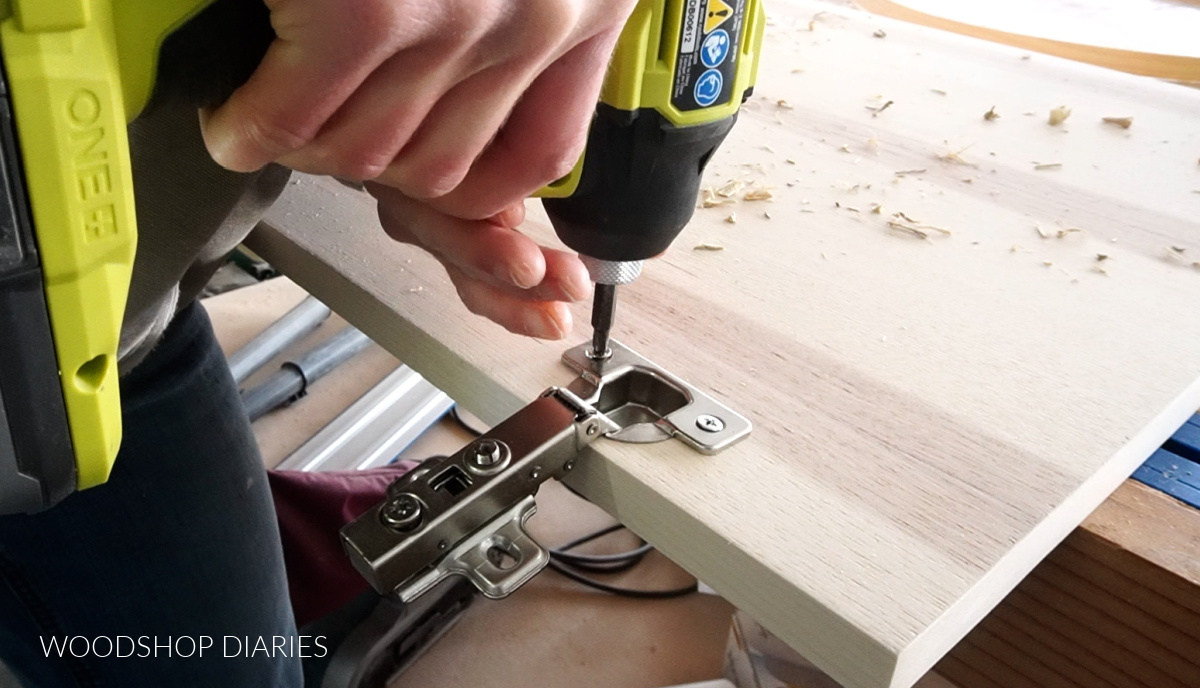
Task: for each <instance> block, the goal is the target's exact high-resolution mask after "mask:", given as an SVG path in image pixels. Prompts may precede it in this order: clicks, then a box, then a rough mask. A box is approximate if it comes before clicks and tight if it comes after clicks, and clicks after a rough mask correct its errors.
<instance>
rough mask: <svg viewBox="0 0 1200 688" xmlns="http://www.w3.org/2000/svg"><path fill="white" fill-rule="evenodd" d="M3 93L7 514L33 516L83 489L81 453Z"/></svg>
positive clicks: (0, 244) (1, 257)
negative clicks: (79, 484)
mask: <svg viewBox="0 0 1200 688" xmlns="http://www.w3.org/2000/svg"><path fill="white" fill-rule="evenodd" d="M0 90H2V91H3V97H0V512H2V513H20V512H25V513H28V512H34V511H39V510H41V509H43V508H45V507H47V506H49V505H51V504H54V503H56V502H58V501H59V500H60V499H62V498H63V497H65V496H66V495H67V494H69V493H70V492H71V491H73V490H74V489H75V482H76V477H75V452H74V450H73V449H72V446H71V438H70V434H69V432H68V425H67V413H66V408H65V407H64V405H63V397H62V391H61V389H60V387H59V379H58V360H57V358H56V357H55V353H54V339H53V336H52V335H51V332H50V317H49V313H48V311H47V310H46V298H45V292H44V291H43V288H42V269H41V261H40V260H39V257H38V251H37V244H36V242H35V239H34V234H33V225H32V222H31V221H30V215H29V207H28V200H27V196H26V192H25V181H24V172H23V170H22V166H21V158H20V153H19V151H18V150H17V141H16V132H15V129H14V126H13V118H12V109H11V107H10V103H9V99H8V89H7V87H6V84H5V80H4V78H3V75H0Z"/></svg>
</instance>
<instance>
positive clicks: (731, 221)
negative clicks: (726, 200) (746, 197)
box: [725, 213, 737, 225]
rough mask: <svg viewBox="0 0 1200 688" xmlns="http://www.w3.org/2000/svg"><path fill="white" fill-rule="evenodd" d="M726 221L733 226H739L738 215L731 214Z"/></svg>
mask: <svg viewBox="0 0 1200 688" xmlns="http://www.w3.org/2000/svg"><path fill="white" fill-rule="evenodd" d="M725 221H726V222H728V223H729V224H731V225H736V224H737V213H729V215H728V216H726V218H725Z"/></svg>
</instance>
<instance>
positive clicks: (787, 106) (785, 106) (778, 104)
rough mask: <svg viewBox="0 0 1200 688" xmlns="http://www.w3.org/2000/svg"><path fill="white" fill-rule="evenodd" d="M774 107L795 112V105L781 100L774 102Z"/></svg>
mask: <svg viewBox="0 0 1200 688" xmlns="http://www.w3.org/2000/svg"><path fill="white" fill-rule="evenodd" d="M775 107H777V108H779V109H780V110H795V109H796V106H795V105H792V104H791V103H789V102H788V101H786V100H784V99H783V98H780V99H779V100H777V101H775Z"/></svg>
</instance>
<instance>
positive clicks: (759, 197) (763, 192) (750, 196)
mask: <svg viewBox="0 0 1200 688" xmlns="http://www.w3.org/2000/svg"><path fill="white" fill-rule="evenodd" d="M772 198H775V194H773V193H771V190H770V189H767V188H762V189H750V190H749V191H747V192H746V193H744V194H742V200H743V201H769V200H771V199H772Z"/></svg>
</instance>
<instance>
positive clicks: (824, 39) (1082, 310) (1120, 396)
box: [253, 1, 1200, 688]
mask: <svg viewBox="0 0 1200 688" xmlns="http://www.w3.org/2000/svg"><path fill="white" fill-rule="evenodd" d="M771 12H772V14H773V16H772V21H771V26H770V27H769V30H768V37H767V38H768V50H767V54H766V56H765V64H764V68H763V73H762V75H761V78H760V82H759V86H758V88H757V89H756V95H755V97H754V98H753V100H752V101H751V102H750V103H749V104H748V105H747V106H746V108H744V114H743V116H742V119H741V121H740V122H739V124H738V126H737V127H736V128H735V130H734V133H733V134H732V136H731V138H730V140H729V142H728V143H727V144H726V146H725V148H724V149H723V150H722V151H721V152H720V153H719V154H718V155H717V156H716V158H715V159H714V161H713V163H712V166H711V167H710V170H709V174H708V180H709V183H710V184H711V185H712V186H714V187H720V186H722V185H724V184H726V183H728V182H730V181H732V180H737V181H739V182H741V183H742V184H744V185H745V186H744V189H748V188H751V186H754V187H756V188H768V187H769V188H770V189H771V190H772V193H773V195H774V198H773V199H771V200H769V201H758V202H752V201H745V200H740V197H741V194H737V195H735V198H738V199H739V200H738V201H737V202H736V204H735V205H730V206H721V207H715V208H707V209H700V210H698V211H697V214H696V218H695V219H694V220H693V222H692V223H691V225H690V226H689V227H688V228H687V229H686V230H685V231H684V233H683V234H682V236H681V237H680V238H679V240H678V241H677V242H676V245H675V247H674V249H673V250H672V251H671V252H669V253H668V254H667V255H666V256H665V257H664V258H662V259H661V260H658V261H655V262H653V263H652V264H651V265H649V266H648V268H647V270H646V273H645V275H644V276H643V277H642V278H641V279H640V280H639V281H638V282H637V283H635V284H634V285H632V286H630V287H628V288H626V289H625V290H624V291H623V293H622V296H621V299H622V300H621V304H620V315H619V319H618V324H617V328H616V331H615V336H616V338H618V339H619V340H621V341H623V342H624V343H625V344H627V345H629V346H631V347H632V348H634V349H635V350H637V351H638V352H639V353H642V354H643V355H645V356H647V357H649V358H650V359H652V360H655V361H657V362H659V363H661V364H663V365H665V366H666V367H668V368H669V369H671V370H672V371H673V372H675V373H676V374H677V375H679V376H681V377H683V378H684V379H687V380H689V381H690V382H693V383H694V384H697V385H699V386H701V387H702V388H704V389H705V390H707V391H709V392H711V393H712V394H714V395H716V396H717V397H719V398H721V399H722V400H724V401H725V402H727V403H729V404H730V405H732V406H733V407H735V408H737V409H738V410H740V411H742V412H743V413H745V414H746V415H748V416H750V417H751V419H752V420H753V421H754V423H755V424H756V427H755V431H754V433H753V435H752V436H751V437H750V438H749V439H748V440H747V441H745V442H743V443H742V444H740V445H737V446H735V447H734V448H732V449H730V450H729V451H727V452H725V453H723V454H721V455H718V456H715V457H703V456H700V455H698V454H696V453H694V452H692V451H691V450H689V449H687V448H686V447H684V446H683V445H682V444H679V443H666V444H658V445H653V446H632V445H620V444H616V443H613V442H607V441H606V442H601V443H598V444H596V445H595V447H594V451H592V456H591V460H588V461H584V462H581V464H580V468H578V469H576V473H575V474H573V485H574V486H575V487H577V488H578V489H579V490H581V491H582V492H583V493H584V494H585V495H586V496H587V497H588V498H590V499H592V500H593V501H595V502H596V503H597V504H599V505H600V506H602V507H604V508H605V509H606V510H608V511H609V512H610V513H612V514H613V515H615V516H616V517H618V518H620V519H621V520H622V521H624V522H626V523H627V524H629V525H630V526H631V527H632V528H633V529H634V530H636V531H637V532H639V533H640V534H641V535H642V536H644V537H645V538H646V539H648V540H650V541H651V542H653V543H654V544H655V545H657V546H658V547H660V548H661V549H663V551H664V552H665V553H666V554H667V555H668V556H670V557H671V558H672V559H674V560H675V561H677V562H679V563H680V564H682V565H683V566H684V567H685V568H687V569H689V570H690V571H692V572H693V573H695V574H697V575H698V576H700V577H701V578H703V579H704V580H705V581H706V582H708V583H709V584H710V585H712V586H713V587H714V588H715V589H716V590H717V591H718V592H720V593H721V594H722V595H724V596H726V597H727V598H728V599H729V600H730V601H732V602H733V603H734V604H736V605H737V606H739V607H741V608H743V609H745V610H747V611H748V612H750V613H751V614H752V615H753V616H754V617H756V618H757V619H758V620H760V621H761V622H762V623H763V624H764V625H765V626H767V627H768V628H770V629H771V630H772V631H773V632H775V633H776V634H777V635H778V636H779V637H781V638H782V639H784V640H785V641H786V642H788V643H790V644H792V645H793V646H794V647H795V648H796V649H797V650H798V651H800V652H801V653H802V654H803V655H805V656H806V657H808V658H809V659H810V660H812V661H813V662H814V663H816V664H817V665H818V666H820V667H821V668H822V669H824V670H826V671H827V672H828V673H829V674H831V675H832V676H833V677H834V678H835V679H837V680H838V681H840V682H841V683H842V684H844V685H845V686H848V687H849V688H883V687H885V686H896V687H899V688H903V687H906V686H909V685H911V684H912V683H913V682H914V681H916V680H917V679H918V678H919V677H920V676H921V675H922V674H923V673H925V671H927V670H928V669H929V668H930V667H931V666H932V665H933V664H934V663H935V662H936V661H937V660H938V659H939V658H940V657H941V656H942V655H943V654H944V653H945V652H946V651H948V650H949V649H950V648H951V647H952V646H953V645H954V644H955V643H956V642H957V641H958V640H959V639H961V638H962V637H963V635H964V634H966V633H967V631H968V630H970V628H971V627H972V626H973V625H974V624H975V623H976V622H978V621H979V619H980V618H982V617H983V616H984V614H986V613H987V611H988V610H989V609H991V608H992V607H993V606H995V604H996V603H997V602H999V601H1000V600H1001V599H1002V598H1003V597H1004V595H1005V594H1007V593H1008V592H1009V591H1010V590H1011V589H1012V588H1013V587H1014V586H1015V585H1016V584H1017V582H1018V581H1020V580H1021V578H1022V577H1023V576H1024V575H1025V574H1026V573H1027V572H1028V571H1029V570H1030V569H1031V568H1032V567H1033V566H1034V565H1035V564H1036V563H1037V562H1038V561H1039V560H1040V559H1041V558H1042V557H1043V556H1045V554H1046V553H1048V552H1049V551H1050V550H1051V549H1052V548H1053V547H1054V546H1055V545H1056V544H1057V543H1058V542H1059V541H1060V540H1061V539H1062V538H1063V537H1065V536H1066V535H1067V533H1069V532H1070V531H1071V529H1072V528H1074V527H1075V526H1076V525H1078V524H1079V522H1080V521H1082V520H1083V519H1084V518H1085V517H1086V515H1087V514H1088V513H1089V512H1090V511H1091V510H1092V509H1093V508H1095V506H1096V505H1097V504H1099V503H1100V502H1101V501H1103V499H1104V498H1105V497H1106V496H1107V495H1108V494H1109V493H1110V492H1111V491H1112V490H1113V489H1115V488H1116V487H1117V485H1118V484H1119V483H1120V482H1121V480H1123V479H1124V478H1125V477H1126V476H1127V475H1129V473H1131V472H1132V471H1133V469H1134V468H1135V467H1136V466H1137V465H1138V464H1139V463H1140V462H1141V461H1142V460H1143V459H1144V458H1145V457H1146V456H1148V455H1149V453H1150V452H1151V450H1152V449H1153V448H1155V447H1157V445H1158V444H1159V443H1160V442H1161V441H1162V440H1163V439H1165V438H1166V437H1167V436H1168V435H1170V433H1171V432H1172V431H1173V430H1174V429H1175V428H1176V427H1177V426H1178V425H1179V424H1180V423H1182V421H1183V420H1184V419H1186V418H1187V417H1188V415H1189V414H1191V413H1192V412H1193V411H1194V410H1195V408H1196V407H1197V406H1198V405H1200V385H1198V384H1197V378H1198V373H1200V309H1197V308H1196V304H1197V303H1200V269H1197V267H1196V266H1195V265H1193V261H1194V260H1200V231H1198V230H1200V222H1198V221H1197V218H1200V193H1195V190H1197V189H1200V168H1198V165H1197V156H1198V155H1200V120H1198V119H1197V118H1196V116H1195V113H1197V112H1200V92H1197V91H1193V90H1189V89H1185V88H1182V87H1178V86H1172V85H1168V84H1164V83H1159V82H1155V81H1151V80H1147V79H1143V78H1138V77H1133V76H1129V75H1124V74H1119V73H1116V72H1109V71H1105V70H1100V69H1097V68H1093V67H1088V66H1085V65H1078V64H1074V63H1069V62H1064V61H1059V60H1056V59H1054V58H1047V57H1041V56H1034V57H1032V58H1029V57H1028V56H1026V55H1024V54H1023V53H1021V52H1019V51H1014V50H1011V49H1008V48H1003V47H1000V46H994V45H990V44H986V43H981V42H977V41H973V40H971V39H967V38H963V37H960V36H954V35H950V34H943V33H938V32H936V31H933V30H929V29H924V28H920V27H915V26H908V25H903V24H899V23H895V22H891V21H889V20H885V19H880V18H876V17H870V16H868V15H864V14H861V13H858V12H856V11H854V10H850V9H847V8H845V7H840V6H832V5H822V4H812V3H802V2H782V1H779V2H774V3H772V5H771ZM821 12H823V14H818V13H821ZM814 16H815V17H816V18H815V19H814ZM879 29H883V32H882V33H883V34H884V35H885V37H883V38H878V37H876V36H875V35H874V34H875V33H876V31H878V30H879ZM888 101H892V104H891V105H890V106H888V107H887V108H886V109H882V106H883V105H884V104H885V103H887V102H888ZM1060 105H1066V106H1068V107H1070V108H1071V109H1072V115H1071V117H1070V118H1069V119H1068V120H1067V121H1066V122H1065V123H1063V124H1062V125H1060V126H1051V125H1050V124H1048V123H1047V116H1048V112H1049V110H1050V109H1051V108H1054V107H1057V106H1060ZM992 106H995V108H996V112H998V113H999V114H1000V118H999V119H993V120H985V119H984V118H983V114H984V113H985V112H987V111H988V110H989V108H991V107H992ZM1025 113H1031V114H1029V115H1026V114H1025ZM1107 116H1132V117H1134V123H1133V125H1132V126H1131V127H1130V128H1129V129H1123V128H1121V127H1119V126H1116V125H1113V124H1106V123H1103V122H1101V118H1102V117H1107ZM1035 163H1037V164H1041V165H1043V166H1042V167H1037V166H1036V165H1035ZM1047 164H1050V165H1051V166H1049V167H1045V165H1047ZM531 206H532V204H531ZM876 206H878V207H879V212H877V213H876V212H873V208H875V207H876ZM897 212H902V213H904V217H906V218H910V219H909V220H906V219H904V217H900V216H894V214H895V213H897ZM889 219H893V220H894V222H893V223H892V224H891V225H889ZM727 220H734V221H732V222H731V221H727ZM896 225H901V226H907V227H909V229H902V228H898V227H897V226H896ZM930 227H937V228H942V229H947V230H949V231H950V234H949V235H945V234H943V233H942V232H940V231H938V230H937V229H930ZM913 229H916V231H913ZM523 231H526V232H528V233H529V234H531V235H533V236H536V237H538V238H539V239H541V240H544V241H546V242H552V241H553V240H554V239H553V233H552V231H551V230H550V229H549V228H548V225H547V223H546V222H545V220H544V218H541V217H539V216H537V215H536V214H534V215H533V216H532V217H531V219H530V220H529V222H528V223H527V224H526V226H525V227H523ZM918 233H920V234H924V235H925V237H924V238H921V237H920V236H919V235H918ZM700 243H707V244H713V245H719V246H722V247H723V250H721V251H696V250H692V247H694V246H696V245H698V244H700ZM253 247H254V249H255V250H256V251H258V252H260V253H261V254H263V255H264V256H266V257H267V258H268V259H269V260H270V261H271V262H272V263H274V264H275V265H276V266H277V267H279V268H281V269H282V270H283V271H285V272H286V273H287V274H288V275H289V276H291V277H292V278H293V279H295V280H296V281H297V282H298V283H300V284H301V285H302V286H304V287H305V288H306V289H307V290H309V291H310V292H312V293H313V294H315V295H316V296H318V297H319V298H321V299H322V300H324V301H325V302H326V303H328V304H330V305H331V306H332V307H333V308H334V309H335V310H337V311H339V312H340V313H342V314H343V315H344V316H345V317H347V319H349V320H351V321H352V322H354V323H355V324H357V325H358V326H359V327H360V328H362V329H363V330H364V331H366V332H367V333H368V334H370V335H371V336H373V337H375V338H376V339H377V341H379V342H380V343H381V344H383V345H384V346H385V347H387V348H388V349H389V350H391V351H392V352H393V353H395V354H396V355H397V356H398V357H399V358H401V359H402V360H404V361H405V362H407V363H408V364H409V365H411V366H412V367H413V368H414V369H416V370H418V371H419V372H421V373H422V374H423V375H425V376H426V377H427V378H428V379H429V380H430V381H432V382H433V383H434V384H436V385H438V386H440V387H442V388H443V389H445V390H446V391H447V393H449V394H450V395H451V396H453V397H454V398H456V399H458V400H459V401H460V402H461V403H462V404H464V405H465V406H466V407H467V408H468V409H470V410H471V411H472V412H474V413H476V414H477V415H479V416H480V417H481V418H483V419H484V420H486V421H490V422H495V421H497V420H499V419H501V418H502V417H504V416H506V415H507V414H509V413H511V412H513V411H514V410H516V409H517V408H518V407H519V406H520V405H522V404H524V403H526V402H528V401H529V400H531V399H532V398H534V396H535V395H537V394H538V393H539V392H541V391H542V390H543V389H544V388H545V387H547V386H549V385H553V384H565V383H566V382H568V381H569V380H570V375H569V373H568V372H567V371H566V369H565V368H564V367H562V366H561V365H560V364H559V362H558V357H559V354H560V353H561V352H562V350H563V349H564V348H565V347H566V345H564V344H562V343H545V342H535V341H530V340H525V339H522V338H519V337H516V336H514V335H510V334H507V333H505V332H504V331H503V330H501V329H500V328H499V327H497V326H494V325H492V324H490V323H487V322H485V321H483V320H481V319H479V318H476V317H473V316H471V315H469V314H468V313H467V311H466V310H465V308H463V307H462V306H461V305H459V304H458V303H457V301H456V299H455V296H454V292H453V289H452V288H451V287H450V285H449V282H448V280H447V279H446V278H445V275H444V274H443V272H442V270H441V268H440V267H439V266H438V265H437V263H436V262H434V261H433V260H432V259H430V258H429V257H427V256H425V255H423V254H421V253H420V252H419V251H416V250H414V249H412V248H410V247H405V246H399V245H395V244H392V243H391V242H390V241H389V240H388V239H387V238H386V237H385V236H384V235H383V233H382V232H381V231H380V230H379V229H378V226H377V224H376V220H375V218H374V211H373V205H372V203H371V201H370V200H369V199H367V198H365V197H363V196H361V195H359V194H357V193H355V192H352V191H350V190H347V189H345V188H343V187H340V186H338V185H336V184H334V183H332V182H329V181H323V180H316V179H312V178H300V179H298V180H296V182H295V183H294V184H293V185H292V186H291V187H290V188H289V190H288V192H287V193H286V195H285V197H284V198H283V199H282V200H281V202H280V203H279V204H277V206H276V208H275V209H274V210H273V211H272V213H271V215H270V216H269V218H268V222H267V223H266V226H265V227H263V228H262V229H261V230H260V231H259V232H258V233H257V236H256V238H255V240H254V243H253ZM1172 247H1174V248H1172ZM1101 256H1104V258H1101ZM576 322H577V325H576V328H575V331H574V333H573V337H572V339H571V341H570V344H575V343H578V342H581V341H583V340H585V339H586V338H587V337H588V336H589V334H590V332H589V331H588V328H587V327H586V322H587V312H586V309H585V308H582V307H581V308H579V309H578V310H577V311H576Z"/></svg>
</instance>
